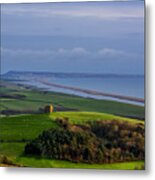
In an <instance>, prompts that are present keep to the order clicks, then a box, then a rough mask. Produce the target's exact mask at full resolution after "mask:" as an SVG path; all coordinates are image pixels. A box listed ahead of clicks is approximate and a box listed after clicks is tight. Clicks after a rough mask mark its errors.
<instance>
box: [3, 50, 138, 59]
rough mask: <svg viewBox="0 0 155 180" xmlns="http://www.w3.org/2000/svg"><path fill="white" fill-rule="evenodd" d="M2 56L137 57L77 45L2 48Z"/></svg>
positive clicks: (31, 57) (29, 57)
mask: <svg viewBox="0 0 155 180" xmlns="http://www.w3.org/2000/svg"><path fill="white" fill-rule="evenodd" d="M1 53H2V57H3V59H2V60H4V61H5V58H6V56H7V57H12V58H14V59H15V60H16V59H17V60H20V61H22V60H25V59H32V60H33V61H37V60H43V61H46V60H51V61H59V60H60V61H61V60H67V61H74V60H75V59H77V60H79V61H80V60H83V61H87V60H89V61H91V60H99V61H101V60H102V61H103V60H104V61H107V60H117V59H119V60H120V59H122V60H123V59H124V60H125V59H128V58H135V57H136V55H135V54H131V53H127V52H124V51H121V50H116V49H110V48H103V49H99V50H97V51H95V52H92V51H88V50H86V49H84V48H80V47H76V48H72V49H64V48H59V49H57V50H50V49H44V50H29V49H6V48H1Z"/></svg>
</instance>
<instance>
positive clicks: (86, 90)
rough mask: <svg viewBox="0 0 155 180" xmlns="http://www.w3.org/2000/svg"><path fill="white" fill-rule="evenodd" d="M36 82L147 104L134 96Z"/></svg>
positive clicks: (42, 81)
mask: <svg viewBox="0 0 155 180" xmlns="http://www.w3.org/2000/svg"><path fill="white" fill-rule="evenodd" d="M35 81H38V82H40V83H42V84H45V85H48V86H51V87H56V88H60V89H67V90H72V91H76V92H81V93H85V94H88V95H95V96H103V97H110V98H114V99H118V100H127V101H131V102H137V103H143V104H144V102H145V100H144V99H143V98H137V97H132V96H123V95H118V94H111V93H104V92H100V91H96V90H89V89H82V88H78V87H73V86H66V85H61V84H55V83H51V82H48V81H46V80H43V79H41V80H40V79H35Z"/></svg>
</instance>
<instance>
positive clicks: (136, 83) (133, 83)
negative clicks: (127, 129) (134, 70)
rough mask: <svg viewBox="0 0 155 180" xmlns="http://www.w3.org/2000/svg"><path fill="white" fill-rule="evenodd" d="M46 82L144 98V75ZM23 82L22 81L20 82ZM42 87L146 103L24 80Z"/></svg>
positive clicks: (59, 79) (51, 79)
mask: <svg viewBox="0 0 155 180" xmlns="http://www.w3.org/2000/svg"><path fill="white" fill-rule="evenodd" d="M45 80H46V82H51V83H55V84H58V85H65V86H70V87H77V88H81V89H88V90H95V91H98V92H103V93H111V94H116V95H122V96H129V97H136V98H143V99H144V76H116V77H115V76H109V77H108V76H107V77H89V78H88V77H70V78H69V77H47V78H45ZM20 83H21V82H20ZM23 83H24V84H25V83H26V84H29V85H33V86H36V87H38V88H41V89H43V90H48V91H55V92H61V93H67V94H73V95H78V96H82V97H89V98H95V99H108V100H116V101H121V102H128V103H131V104H139V105H144V103H141V102H131V101H128V100H121V99H116V98H111V97H104V96H100V95H90V94H87V93H84V92H77V91H74V90H69V89H64V88H58V87H53V86H50V85H45V84H42V83H41V82H38V81H36V80H33V79H32V80H30V81H27V82H23Z"/></svg>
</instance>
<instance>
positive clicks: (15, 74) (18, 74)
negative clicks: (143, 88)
mask: <svg viewBox="0 0 155 180" xmlns="http://www.w3.org/2000/svg"><path fill="white" fill-rule="evenodd" d="M39 77H41V78H46V77H57V78H104V77H106V78H107V77H119V78H120V77H122V78H123V77H144V75H139V74H133V75H130V74H97V73H96V74H94V73H65V72H33V71H8V72H7V73H5V74H2V75H1V78H2V79H27V78H39Z"/></svg>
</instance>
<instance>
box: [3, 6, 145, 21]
mask: <svg viewBox="0 0 155 180" xmlns="http://www.w3.org/2000/svg"><path fill="white" fill-rule="evenodd" d="M122 5H123V6H122ZM2 14H7V15H18V16H25V15H27V16H36V17H42V18H47V17H49V18H51V17H63V18H64V17H66V18H72V17H75V18H97V19H111V20H115V19H118V18H122V19H123V18H126V19H130V18H131V19H133V18H135V19H137V18H143V17H144V10H143V7H139V6H134V3H133V5H132V6H131V5H129V4H126V5H125V4H123V3H122V4H117V3H116V4H115V3H113V4H111V3H110V4H109V6H107V3H98V4H96V3H95V4H94V6H93V3H87V6H83V4H82V3H76V4H74V3H68V4H66V3H61V4H59V3H58V4H57V3H51V4H47V5H46V4H43V5H42V6H41V5H40V4H39V5H37V4H36V5H35V4H26V5H21V4H18V5H2Z"/></svg>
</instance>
